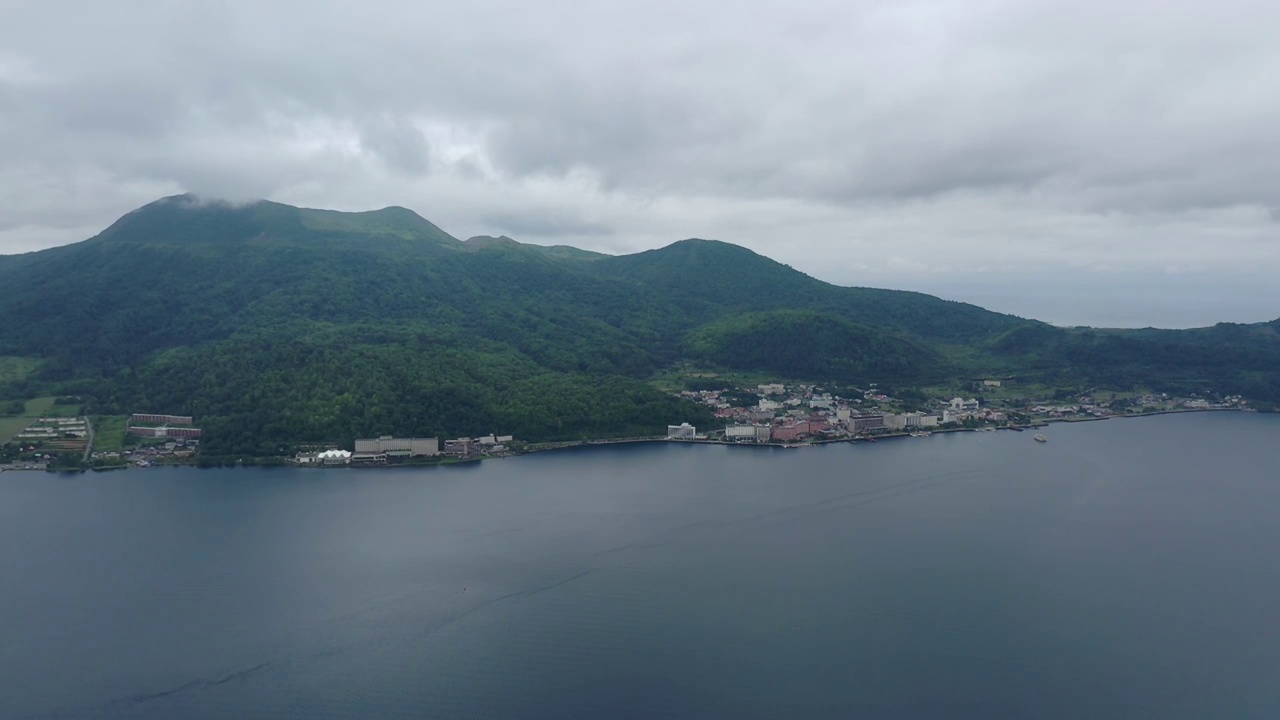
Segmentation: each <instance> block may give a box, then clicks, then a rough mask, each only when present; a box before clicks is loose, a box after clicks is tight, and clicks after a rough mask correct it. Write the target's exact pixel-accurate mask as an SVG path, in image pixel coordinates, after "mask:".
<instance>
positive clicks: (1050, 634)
mask: <svg viewBox="0 0 1280 720" xmlns="http://www.w3.org/2000/svg"><path fill="white" fill-rule="evenodd" d="M1047 434H1048V435H1049V442H1048V443H1046V444H1039V443H1036V442H1033V440H1032V433H1012V432H994V433H956V434H950V435H935V436H933V437H929V438H920V439H917V438H910V439H902V440H895V441H891V442H880V443H875V444H860V445H853V446H851V445H832V446H826V447H821V448H807V449H801V450H779V449H765V448H726V447H719V446H690V445H648V446H631V447H610V448H588V449H579V450H570V451H564V452H558V453H546V454H540V455H531V456H525V457H520V458H514V459H506V460H498V461H487V462H484V463H481V464H476V465H472V466H468V467H451V468H432V469H394V470H386V469H383V470H377V469H369V470H328V471H325V470H293V469H274V470H273V469H244V470H197V469H169V470H165V469H157V470H150V471H131V472H124V473H105V474H86V475H74V476H56V475H45V474H34V473H4V474H0V583H2V584H0V717H5V718H12V717H67V718H82V717H87V718H96V717H107V718H117V717H119V718H206V717H246V718H248V717H264V718H339V717H343V718H345V717H481V718H516V717H520V718H631V717H635V718H650V717H668V718H685V717H688V718H693V717H724V718H730V717H732V718H752V717H760V718H776V717H806V718H814V717H832V718H837V717H839V718H848V717H859V718H881V717H883V718H939V717H952V718H957V717H959V718H994V717H1036V718H1107V717H1117V718H1119V717H1126V718H1132V717H1159V718H1166V719H1167V718H1205V717H1232V718H1241V717H1259V718H1275V717H1280V561H1278V560H1277V549H1280V523H1277V518H1278V517H1280V416H1267V415H1254V414H1242V413H1212V414H1196V415H1173V416H1162V417H1153V418H1144V419H1140V420H1113V421H1109V422H1096V423H1083V424H1076V425H1069V426H1068V425H1056V426H1053V427H1052V428H1050V429H1049V430H1048V431H1047Z"/></svg>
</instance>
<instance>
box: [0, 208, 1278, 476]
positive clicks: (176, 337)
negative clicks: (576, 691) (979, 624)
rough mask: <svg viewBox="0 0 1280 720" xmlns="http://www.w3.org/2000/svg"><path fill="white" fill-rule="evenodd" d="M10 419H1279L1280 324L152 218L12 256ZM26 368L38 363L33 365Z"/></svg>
mask: <svg viewBox="0 0 1280 720" xmlns="http://www.w3.org/2000/svg"><path fill="white" fill-rule="evenodd" d="M6 356H7V357H20V358H35V359H38V364H37V366H36V370H35V372H34V373H33V374H30V375H27V376H25V377H21V378H19V379H14V380H11V381H9V382H6V383H3V384H0V400H5V399H10V398H15V399H22V398H30V397H36V396H42V395H59V394H75V395H80V396H83V397H86V398H90V411H91V412H93V413H97V414H107V415H127V414H129V413H131V412H135V411H137V410H138V409H139V408H145V409H151V410H155V411H163V412H168V413H173V414H180V415H193V416H196V417H198V418H200V419H201V420H200V422H201V425H202V427H203V428H204V429H205V432H206V438H207V439H206V442H205V452H207V453H209V454H210V455H213V456H226V457H233V456H239V455H248V456H263V455H273V454H279V453H282V452H287V451H288V449H289V447H290V446H291V444H292V443H296V442H303V441H306V442H342V441H346V440H348V439H352V438H355V437H358V436H359V437H368V436H370V435H378V434H397V435H405V436H413V437H417V436H433V435H437V436H446V435H454V436H456V435H467V434H481V433H489V432H502V433H506V434H516V435H517V436H520V437H522V438H523V439H527V440H573V439H581V438H585V437H603V436H620V435H647V434H654V433H661V432H664V431H665V426H666V425H667V424H678V423H680V422H685V421H689V422H694V423H704V424H705V423H708V422H711V421H712V418H711V417H710V415H709V414H708V413H709V411H707V410H706V409H705V408H703V407H700V406H695V405H693V404H691V403H687V402H684V401H681V400H679V399H677V398H675V397H673V396H671V395H670V394H668V393H666V392H662V391H659V390H658V389H656V388H655V387H654V386H652V385H650V384H649V381H650V380H651V379H652V378H653V377H655V375H656V374H658V373H668V372H670V371H671V369H672V368H675V367H686V368H687V367H695V368H697V369H698V372H699V374H703V375H705V374H708V373H710V374H715V373H727V372H735V373H752V374H757V375H759V376H761V377H769V378H774V379H778V380H792V381H799V380H804V381H809V382H815V383H826V384H830V385H832V386H847V387H855V388H856V387H859V386H861V385H864V384H866V383H871V382H876V383H879V384H880V386H881V387H892V386H894V385H897V386H900V387H907V388H912V387H931V388H946V387H953V386H966V384H967V383H970V382H971V381H972V379H973V378H981V377H991V376H996V377H1002V378H1017V380H1018V382H1020V383H1024V384H1025V385H1026V386H1027V387H1035V388H1038V389H1045V388H1049V389H1056V392H1059V393H1060V394H1062V396H1063V397H1072V396H1073V395H1072V393H1076V394H1079V393H1082V392H1086V391H1093V390H1095V389H1099V388H1101V389H1108V388H1109V389H1117V390H1130V389H1135V388H1142V389H1150V390H1157V391H1169V392H1180V393H1192V392H1215V393H1238V394H1241V395H1245V396H1246V397H1249V398H1251V399H1255V400H1258V401H1263V402H1277V401H1280V320H1277V321H1275V322H1272V323H1260V324H1257V325H1231V324H1222V325H1218V326H1215V327H1212V328H1200V329H1196V330H1183V331H1171V330H1107V331H1098V330H1091V329H1088V328H1071V329H1064V328H1056V327H1053V326H1050V325H1047V324H1045V323H1041V322H1037V321H1034V320H1026V319H1023V318H1018V317H1014V316H1011V315H1004V314H1000V313H994V312H990V311H987V310H984V309H983V308H980V307H977V306H975V305H970V304H966V303H958V302H951V301H945V300H941V299H939V298H936V297H933V296H930V295H926V294H922V293H915V292H902V291H896V290H882V289H874V288H850V287H839V286H835V285H831V284H829V283H825V282H821V281H819V280H816V279H814V278H812V277H810V276H808V275H805V274H804V273H801V272H799V271H797V270H795V269H793V268H791V267H789V266H787V265H785V264H783V263H780V262H777V261H776V260H773V259H770V258H767V257H764V256H762V255H760V254H758V253H755V252H753V251H751V250H749V249H747V248H743V247H740V246H737V245H733V244H730V243H726V242H720V241H714V240H700V239H688V240H681V241H679V242H675V243H672V244H671V245H668V246H666V247H663V248H659V249H656V250H649V251H645V252H641V253H635V254H632V255H618V256H613V255H605V254H601V253H594V252H589V251H585V250H580V249H577V248H572V247H567V246H553V247H546V246H541V245H533V244H526V243H521V242H519V241H517V240H515V239H512V238H509V237H506V236H499V237H489V236H479V237H474V238H470V239H468V240H467V241H465V242H463V241H459V240H458V239H456V238H454V237H453V236H451V235H449V234H448V233H446V232H444V231H443V230H441V229H440V228H439V227H437V226H436V225H434V224H432V223H431V222H430V221H428V220H427V219H425V218H423V217H421V216H419V215H418V214H417V213H414V212H413V211H411V210H408V209H405V208H402V207H387V208H383V209H381V210H374V211H369V212H355V213H349V212H337V211H331V210H315V209H304V208H297V207H292V206H289V205H284V204H281V203H275V202H270V201H265V200H263V201H255V202H250V203H229V202H222V201H210V200H204V199H201V198H197V197H195V196H191V195H179V196H174V197H169V198H162V199H160V200H157V201H156V202H153V203H150V204H148V205H145V206H143V207H141V208H138V209H137V210H135V211H133V212H130V213H128V214H126V215H125V216H123V217H121V218H120V219H119V220H118V221H116V222H115V223H113V224H112V225H111V226H110V227H108V228H107V229H105V230H104V231H103V232H101V233H99V234H98V235H97V236H95V237H93V238H90V239H89V240H86V241H83V242H80V243H76V244H73V245H68V246H63V247H58V248H53V249H50V250H45V251H40V252H35V253H29V254H25V255H21V256H13V257H3V258H0V357H6ZM30 365H31V363H30V361H27V360H24V361H23V367H29V366H30Z"/></svg>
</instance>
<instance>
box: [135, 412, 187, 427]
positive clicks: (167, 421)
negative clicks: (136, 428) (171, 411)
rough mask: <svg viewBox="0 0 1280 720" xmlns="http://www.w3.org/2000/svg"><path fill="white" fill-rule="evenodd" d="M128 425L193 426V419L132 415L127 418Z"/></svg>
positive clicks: (184, 416) (185, 416) (176, 416)
mask: <svg viewBox="0 0 1280 720" xmlns="http://www.w3.org/2000/svg"><path fill="white" fill-rule="evenodd" d="M129 424H130V425H194V424H195V418H193V417H191V416H190V415H158V414H154V413H134V414H132V415H130V416H129Z"/></svg>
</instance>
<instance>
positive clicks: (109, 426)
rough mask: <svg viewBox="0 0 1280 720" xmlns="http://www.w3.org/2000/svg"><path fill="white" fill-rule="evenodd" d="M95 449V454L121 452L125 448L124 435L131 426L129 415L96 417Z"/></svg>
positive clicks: (91, 419) (93, 419)
mask: <svg viewBox="0 0 1280 720" xmlns="http://www.w3.org/2000/svg"><path fill="white" fill-rule="evenodd" d="M90 421H91V422H92V423H93V449H94V451H95V452H120V450H122V449H123V448H124V433H125V430H126V428H127V427H128V425H129V416H128V415H94V416H93V417H92V418H90Z"/></svg>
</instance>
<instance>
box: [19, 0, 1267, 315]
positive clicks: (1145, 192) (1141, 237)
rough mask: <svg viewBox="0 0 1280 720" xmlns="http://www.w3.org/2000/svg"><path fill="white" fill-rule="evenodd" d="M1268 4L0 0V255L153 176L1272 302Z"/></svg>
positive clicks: (803, 261) (1104, 302)
mask: <svg viewBox="0 0 1280 720" xmlns="http://www.w3.org/2000/svg"><path fill="white" fill-rule="evenodd" d="M1278 27H1280V3H1275V2H1250V3H1232V2H1223V1H1222V0H1215V1H1213V2H1208V1H1205V2H1178V1H1177V0H1162V1H1161V2H1141V1H1138V0H1124V1H1123V2H1116V1H1115V0H1108V1H1107V2H1090V1H1088V0H1070V1H1063V2H1053V1H1042V0H1017V1H1016V2H979V1H973V0H970V1H965V2H960V1H951V2H936V3H929V2H902V1H895V2H883V3H881V2H849V1H845V2H810V3H795V2H786V3H783V2H769V3H763V2H743V1H742V0H738V1H736V2H729V1H727V0H722V1H721V2H714V3H710V2H706V3H704V2H689V1H684V2H672V3H665V2H657V1H655V0H645V1H644V2H635V3H630V2H626V3H622V2H599V3H586V2H579V1H575V2H563V3H561V2H548V1H545V0H543V1H540V2H477V1H474V0H473V1H471V2H438V3H436V2H384V1H380V0H361V2H350V3H345V2H283V1H280V0H273V1H272V2H268V3H260V2H235V3H228V2H221V3H209V2H183V3H173V2H137V1H134V0H114V1H113V2H103V3H88V2H56V1H51V0H43V1H42V2H26V1H23V0H14V1H12V2H9V1H6V0H0V252H5V253H10V252H23V251H28V250H33V249H38V248H43V247H49V246H53V245H59V244H64V243H68V242H74V241H77V240H82V239H85V238H87V237H89V236H91V235H93V234H95V233H96V232H98V231H99V230H101V229H102V228H103V227H105V226H106V225H108V224H109V223H110V222H112V221H113V220H114V219H115V218H117V217H118V216H120V215H121V214H123V213H125V212H127V211H128V210H130V209H132V208H134V207H137V206H139V205H142V204H145V203H147V202H150V201H152V200H154V199H156V198H158V197H160V196H163V195H170V194H175V193H179V192H195V193H199V194H202V195H206V196H212V197H224V198H231V199H248V198H257V197H265V198H269V199H272V200H277V201H280V202H286V203H290V204H295V205H304V206H310V207H326V208H335V209H341V210H364V209H372V208H378V207H383V206H386V205H403V206H406V207H409V208H412V209H413V210H415V211H417V212H418V213H420V214H421V215H423V216H424V217H427V218H428V219H430V220H432V221H433V222H435V223H436V224H438V225H440V226H441V227H443V228H444V229H445V230H447V231H449V232H451V233H452V234H454V235H456V236H459V237H468V236H470V235H476V234H506V235H510V236H512V237H515V238H517V239H520V240H524V241H527V242H537V243H543V244H550V243H565V244H572V245H576V246H579V247H585V248H590V249H596V250H602V251H606V252H615V253H616V252H631V251H635V250H641V249H646V248H651V247H658V246H662V245H666V244H668V243H670V242H672V241H675V240H678V239H681V238H685V237H706V238H716V239H721V240H726V241H729V242H735V243H738V244H741V245H745V246H747V247H750V248H752V249H754V250H756V251H758V252H761V253H763V254H766V255H769V256H770V257H773V258H775V259H778V260H781V261H783V262H786V263H788V264H790V265H792V266H794V267H796V268H798V269H800V270H804V271H805V272H808V273H810V274H813V275H816V276H817V277H820V278H822V279H824V280H828V281H832V282H836V283H839V284H846V285H848V284H865V285H878V286H887V287H907V288H911V289H918V290H924V291H929V292H934V293H935V294H940V295H943V296H944V297H954V298H957V299H965V300H971V301H977V302H981V303H983V304H986V305H988V306H991V307H993V308H994V309H999V310H1004V311H1009V312H1015V313H1017V314H1021V315H1027V316H1034V317H1039V318H1041V319H1045V320H1049V321H1053V322H1061V323H1077V322H1079V323H1093V324H1110V325H1145V324H1155V325H1163V326H1171V327H1173V326H1187V325H1197V324H1206V323H1210V322H1213V321H1215V320H1219V319H1221V320H1233V321H1258V320H1266V319H1273V318H1275V317H1277V316H1280V290H1277V289H1275V287H1274V286H1275V285H1276V284H1277V283H1275V282H1272V280H1271V278H1272V277H1273V276H1277V274H1280V92H1278V91H1277V90H1276V88H1277V84H1276V83H1277V80H1276V78H1280V42H1277V41H1276V39H1275V37H1276V36H1275V33H1276V28H1278Z"/></svg>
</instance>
